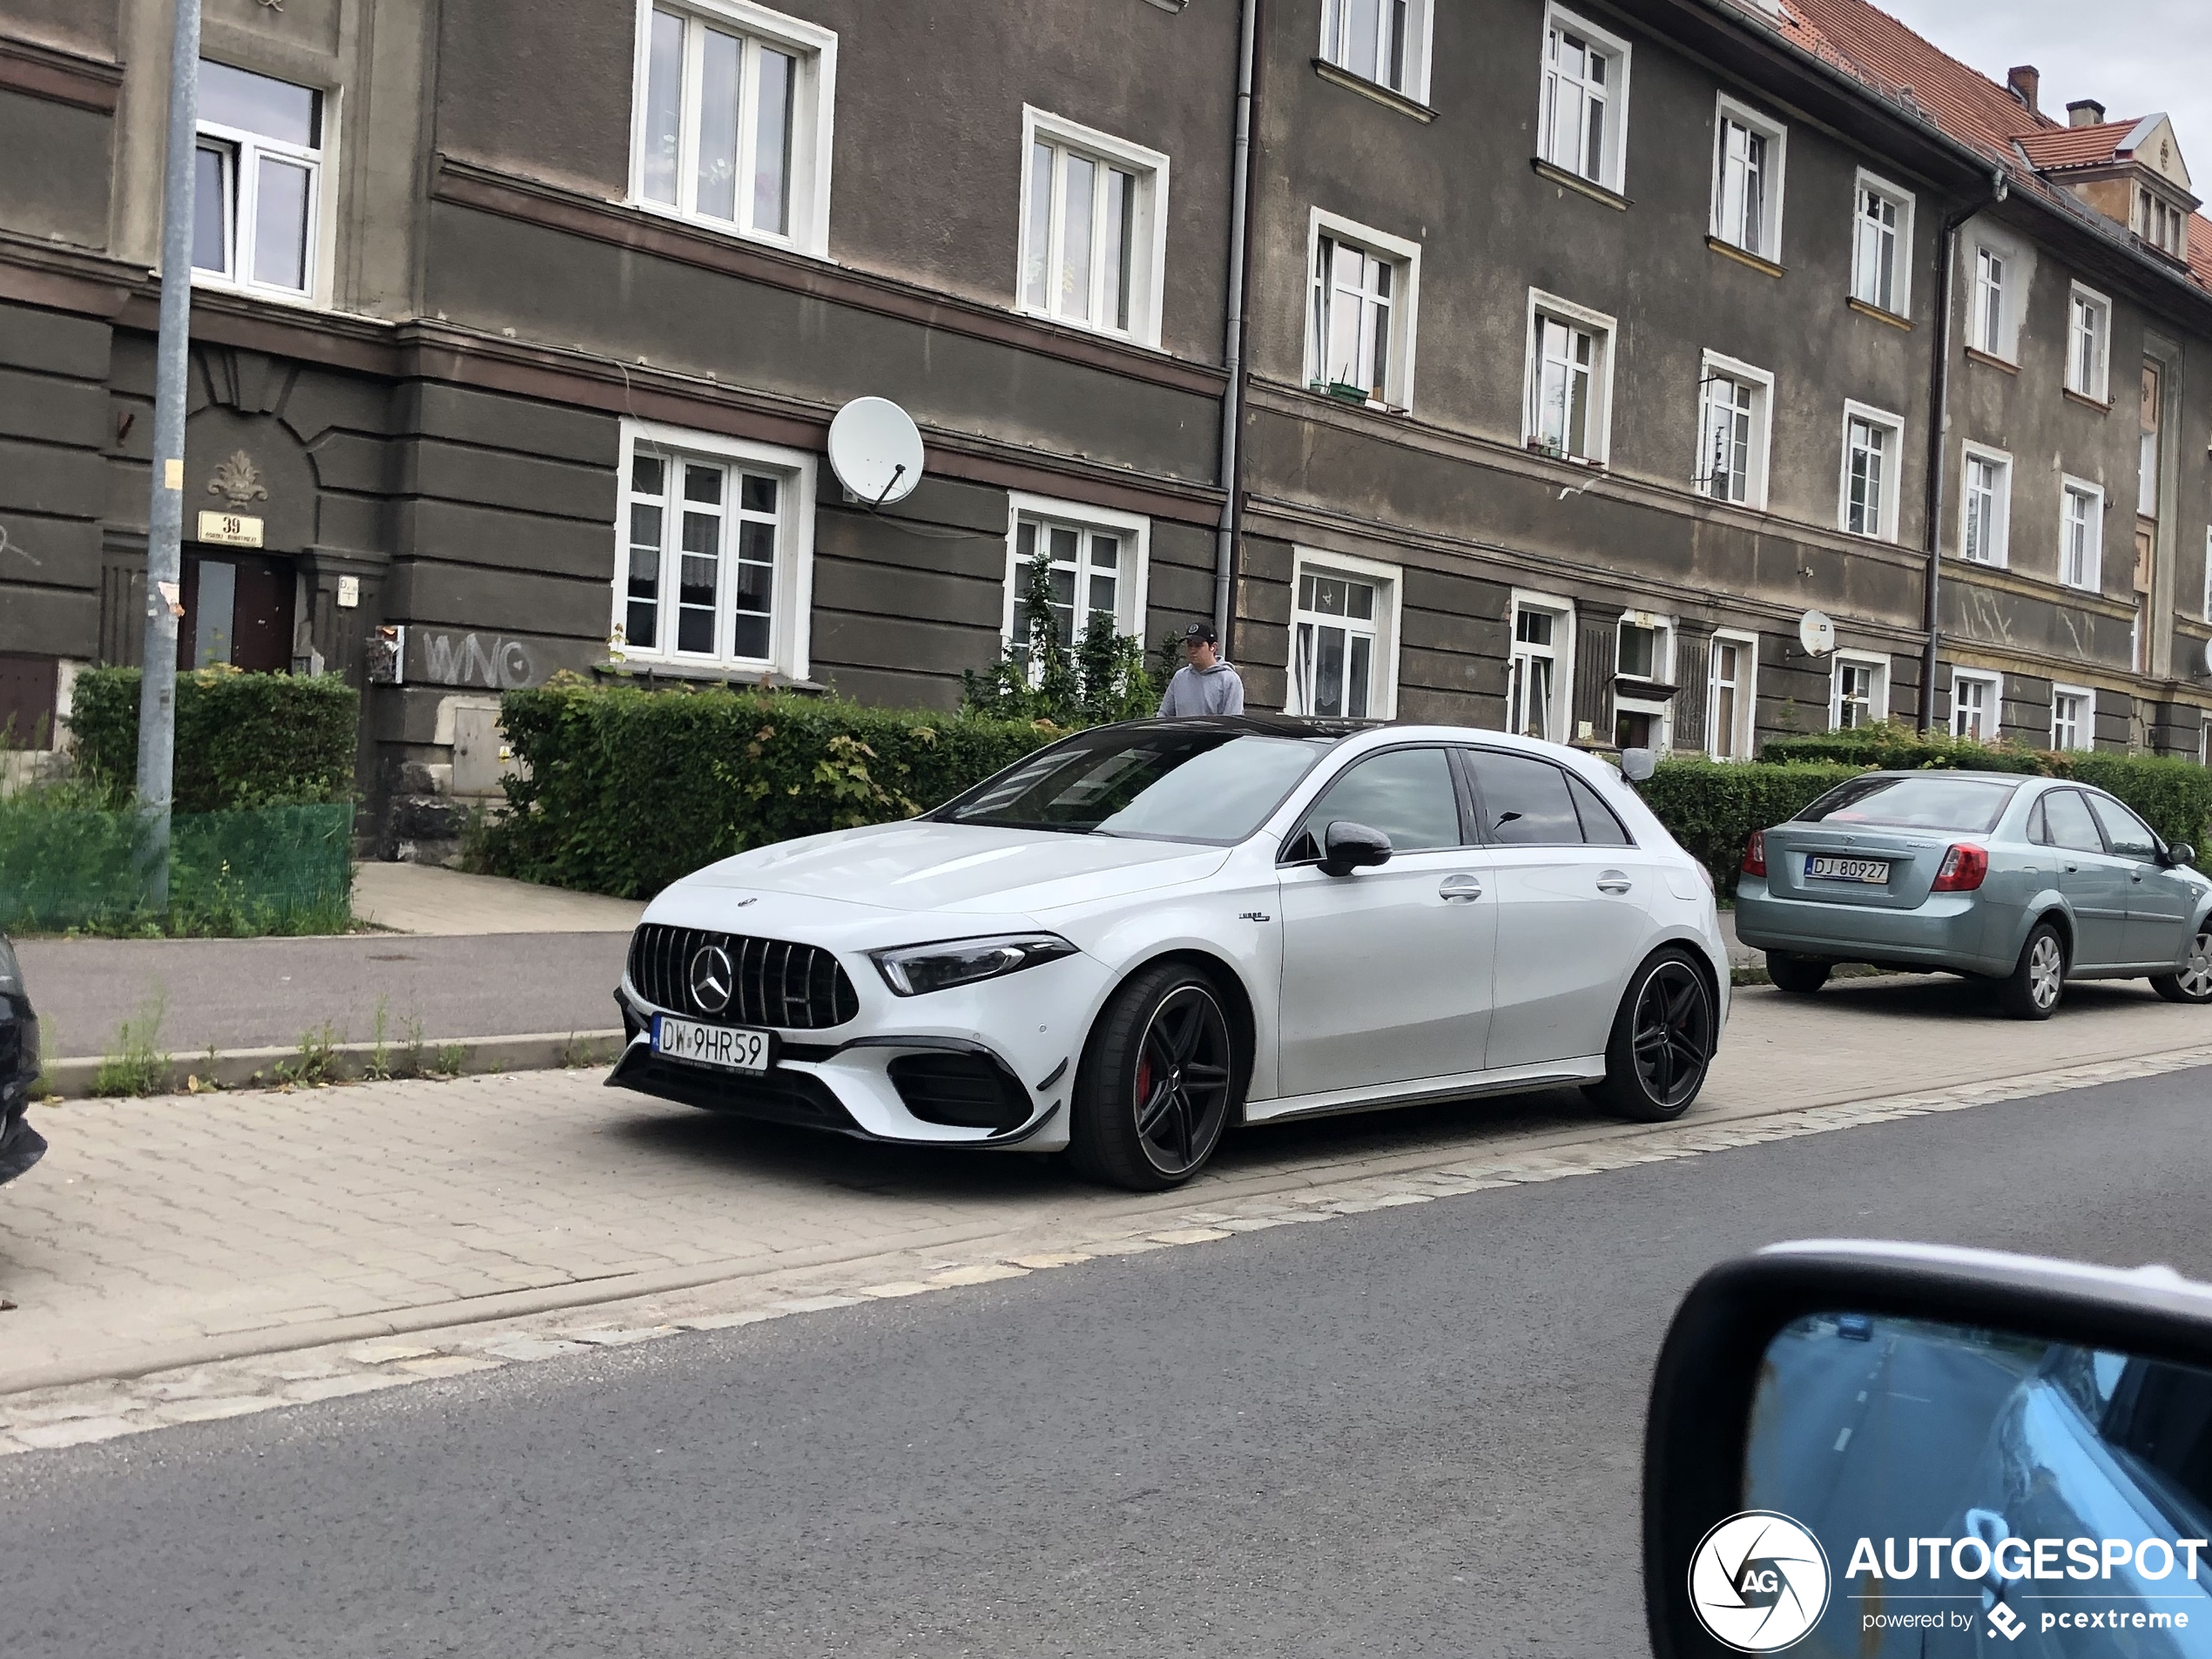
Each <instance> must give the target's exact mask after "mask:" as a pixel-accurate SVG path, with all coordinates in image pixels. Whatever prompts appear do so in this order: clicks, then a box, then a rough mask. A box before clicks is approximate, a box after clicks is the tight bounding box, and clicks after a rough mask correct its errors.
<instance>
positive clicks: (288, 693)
mask: <svg viewBox="0 0 2212 1659" xmlns="http://www.w3.org/2000/svg"><path fill="white" fill-rule="evenodd" d="M360 724H361V694H360V693H359V692H358V691H354V688H353V687H352V686H350V685H347V684H346V682H345V681H344V680H342V679H340V678H337V677H336V676H334V675H321V676H316V677H314V678H308V677H307V676H304V675H302V676H294V675H291V674H247V673H241V672H240V671H238V670H237V669H234V668H203V669H199V670H196V671H192V672H190V673H184V674H179V675H178V676H177V761H176V775H175V785H174V792H173V795H172V800H173V805H174V810H176V811H177V812H179V813H222V812H238V811H243V810H247V809H250V808H253V807H258V806H293V805H299V804H301V803H306V802H338V801H350V800H351V799H353V796H354V760H355V750H356V741H357V740H356V733H357V732H358V730H359V727H360ZM69 726H70V730H71V732H73V733H74V734H75V736H76V739H77V753H78V764H79V765H80V767H81V768H82V771H83V774H84V777H85V778H86V779H88V780H90V781H91V783H92V785H93V786H95V787H96V788H98V789H99V790H100V791H101V792H103V794H104V795H105V803H106V805H108V806H111V807H114V808H118V809H119V808H121V807H123V806H127V805H128V804H129V802H130V800H131V797H132V792H133V790H134V789H135V787H136V786H137V782H138V670H137V669H135V668H93V669H87V670H86V671H84V672H83V673H81V674H79V675H78V677H77V685H76V689H75V691H73V692H72V693H71V711H70V717H69Z"/></svg>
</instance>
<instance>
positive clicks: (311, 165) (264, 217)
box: [192, 57, 323, 296]
mask: <svg viewBox="0 0 2212 1659" xmlns="http://www.w3.org/2000/svg"><path fill="white" fill-rule="evenodd" d="M322 162H323V97H322V94H321V93H320V92H317V91H312V90H310V89H309V88H307V87H305V86H294V85H293V84H291V83H290V82H288V81H278V80H272V79H270V78H268V77H267V76H266V75H254V74H251V73H249V72H248V71H245V70H242V69H233V68H232V67H231V66H230V65H229V64H217V63H212V62H210V61H209V60H208V59H206V58H204V57H203V58H201V59H200V60H199V145H198V148H197V150H196V152H194V155H193V158H192V166H193V170H194V171H193V178H192V269H193V271H194V272H195V273H197V275H198V277H199V280H202V281H214V282H217V283H226V284H230V285H233V286H235V287H241V288H247V289H252V290H255V291H258V292H261V293H283V294H291V295H294V296H305V295H307V294H310V293H314V290H315V288H316V286H317V283H318V281H319V273H318V270H317V266H318V265H319V264H320V260H318V259H317V254H318V253H319V251H320V241H321V224H322V207H321V197H322Z"/></svg>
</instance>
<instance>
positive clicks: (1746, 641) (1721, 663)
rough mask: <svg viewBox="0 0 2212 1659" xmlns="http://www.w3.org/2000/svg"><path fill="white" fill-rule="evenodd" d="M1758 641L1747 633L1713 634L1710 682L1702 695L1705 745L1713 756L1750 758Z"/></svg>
mask: <svg viewBox="0 0 2212 1659" xmlns="http://www.w3.org/2000/svg"><path fill="white" fill-rule="evenodd" d="M1758 658H1759V646H1758V642H1757V640H1756V639H1755V638H1753V637H1751V636H1750V635H1749V634H1716V635H1714V636H1713V654H1712V683H1711V685H1710V687H1709V688H1708V689H1707V691H1706V698H1705V733H1706V749H1707V752H1709V753H1710V754H1711V756H1712V757H1713V759H1716V760H1745V759H1750V754H1751V745H1752V742H1753V739H1754V738H1755V737H1756V735H1757V722H1756V711H1757V705H1758Z"/></svg>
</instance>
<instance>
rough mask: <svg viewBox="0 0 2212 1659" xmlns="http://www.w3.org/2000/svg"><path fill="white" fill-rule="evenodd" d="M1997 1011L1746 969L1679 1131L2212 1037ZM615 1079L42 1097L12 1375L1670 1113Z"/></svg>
mask: <svg viewBox="0 0 2212 1659" xmlns="http://www.w3.org/2000/svg"><path fill="white" fill-rule="evenodd" d="M2207 1045H2212V1017H2208V1015H2207V1014H2206V1012H2205V1011H2204V1010H2202V1009H2199V1008H2177V1007H2175V1006H2172V1005H2170V1004H2168V1003H2165V1002H2161V1001H2159V1000H2158V999H2157V998H2155V996H2153V995H2151V994H2150V993H2149V991H2148V989H2146V988H2141V987H2138V986H2133V985H2115V986H2082V987H2078V988H2074V989H2072V990H2071V991H2070V992H2069V994H2068V996H2067V1002H2066V1004H2065V1006H2064V1008H2062V1009H2061V1010H2060V1015H2059V1016H2058V1017H2057V1018H2055V1019H2054V1020H2052V1021H2051V1022H2048V1023H2047V1024H2041V1025H2025V1024H2019V1023H2015V1022H2009V1021H2004V1020H1999V1019H1994V1018H1992V1017H1990V1016H1989V1015H1988V1014H1987V1013H1986V1002H1985V1001H1984V1000H1983V999H1982V998H1981V997H1980V996H1979V995H1976V994H1975V992H1974V990H1973V988H1969V987H1966V986H1965V985H1961V984H1956V983H1952V982H1949V981H1925V980H1865V981H1849V982H1845V983H1842V984H1838V985H1836V986H1833V987H1831V988H1829V989H1828V990H1827V991H1824V993H1822V995H1820V996H1819V997H1817V998H1811V999H1794V998H1787V997H1784V996H1782V995H1779V994H1777V993H1776V992H1773V991H1771V990H1768V989H1764V988H1757V989H1750V990H1746V991H1744V992H1743V993H1740V994H1739V1000H1738V1001H1737V1017H1736V1019H1735V1021H1734V1022H1732V1024H1731V1025H1730V1030H1729V1035H1728V1041H1727V1042H1726V1044H1725V1046H1724V1047H1723V1049H1722V1052H1721V1055H1720V1058H1719V1060H1718V1062H1716V1067H1715V1071H1714V1075H1713V1077H1712V1079H1711V1082H1710V1084H1709V1087H1708V1089H1707V1092H1706V1095H1705V1097H1704V1099H1703V1102H1701V1103H1700V1105H1699V1108H1698V1109H1697V1111H1696V1113H1694V1114H1693V1115H1692V1116H1690V1117H1689V1118H1688V1119H1685V1120H1683V1127H1684V1128H1686V1129H1692V1130H1696V1129H1707V1128H1725V1127H1727V1126H1730V1125H1741V1124H1745V1123H1753V1122H1755V1121H1757V1120H1760V1119H1763V1118H1765V1117H1768V1116H1772V1115H1774V1114H1777V1113H1787V1112H1792V1111H1803V1110H1804V1109H1808V1108H1813V1107H1819V1106H1824V1105H1829V1104H1834V1103H1844V1102H1855V1101H1865V1100H1867V1099H1869V1098H1871V1097H1875V1096H1890V1095H1896V1094H1900V1093H1909V1092H1912V1091H1916V1090H1925V1089H1941V1088H1946V1087H1954V1086H1959V1085H1971V1084H1978V1083H1981V1082H1986V1081H1988V1080H1991V1079H2005V1080H2012V1082H2011V1084H2010V1085H2009V1086H2010V1087H2011V1088H2012V1090H2013V1092H2016V1093H2029V1092H2033V1091H2034V1089H2035V1087H2036V1085H2037V1083H2038V1082H2039V1080H2040V1078H2041V1077H2043V1076H2045V1075H2047V1074H2048V1073H2049V1072H2051V1071H2052V1070H2054V1069H2057V1068H2061V1067H2078V1066H2081V1065H2084V1064H2089V1063H2093V1062H2128V1061H2131V1060H2133V1059H2134V1058H2136V1057H2137V1056H2141V1055H2161V1054H2167V1055H2177V1058H2176V1059H2175V1061H2174V1062H2172V1063H2177V1064H2178V1063H2182V1057H2178V1056H2181V1051H2185V1050H2186V1051H2194V1052H2195V1053H2196V1054H2197V1055H2207V1054H2212V1048H2208V1046H2207ZM601 1076H603V1074H601V1073H599V1072H597V1071H589V1072H584V1071H564V1072H543V1073H535V1074H529V1075H525V1076H509V1077H482V1078H473V1079H469V1080H465V1081H462V1082H448V1083H430V1082H409V1083H388V1084H378V1085H367V1086H361V1087H356V1088H351V1089H332V1090H317V1091H302V1092H299V1093H290V1094H271V1093H252V1094H237V1095H224V1096H213V1097H209V1096H199V1097H195V1098H189V1099H175V1098H171V1099H163V1100H155V1101H139V1102H118V1103H107V1102H98V1103H71V1104H68V1105H64V1106H57V1107H49V1108H45V1109H42V1110H41V1112H40V1114H39V1116H38V1119H37V1121H38V1123H39V1126H40V1128H41V1129H42V1130H44V1132H45V1134H46V1135H47V1136H48V1138H49V1139H50V1140H51V1143H52V1145H53V1150H52V1151H51V1153H50V1154H49V1155H48V1157H47V1158H46V1160H45V1162H44V1163H43V1164H42V1165H41V1166H40V1167H39V1169H38V1170H36V1171H34V1172H33V1173H32V1174H31V1175H30V1176H29V1177H25V1178H24V1180H22V1181H20V1182H17V1183H15V1184H12V1185H10V1187H9V1188H7V1189H6V1190H5V1191H4V1192H0V1290H4V1291H6V1292H7V1294H9V1295H10V1296H11V1297H13V1298H15V1299H16V1300H17V1301H18V1302H20V1303H21V1304H22V1306H21V1307H20V1308H19V1309H18V1310H17V1311H16V1312H10V1313H5V1314H0V1394H4V1393H8V1392H10V1390H14V1389H20V1388H23V1387H26V1386H34V1385H38V1384H44V1383H51V1382H54V1381H57V1380H58V1379H63V1378H66V1377H82V1376H96V1375H107V1374H129V1373H135V1372H144V1371H150V1370H154V1369H158V1368H160V1367H164V1366H182V1365H187V1364H198V1363H201V1362H203V1361H205V1360H208V1359H214V1358H218V1357H220V1356H222V1355H224V1354H226V1353H233V1352H270V1351H274V1350H279V1349H285V1348H296V1347H304V1346H307V1345H314V1344H316V1343H327V1342H334V1341H340V1340H358V1339H361V1338H363V1337H365V1336H368V1335H371V1334H375V1333H379V1332H389V1331H393V1330H398V1329H406V1330H414V1329H421V1328H426V1327H428V1326H431V1325H453V1324H456V1323H462V1322H466V1321H469V1320H472V1319H485V1318H499V1317H504V1316H509V1315H514V1314H519V1313H524V1312H533V1311H536V1312H543V1311H544V1310H546V1309H550V1308H557V1307H576V1306H580V1305H588V1304H592V1303H596V1302H601V1301H607V1300H611V1299H615V1298H622V1297H625V1296H637V1295H640V1294H643V1293H644V1292H646V1291H652V1290H656V1289H659V1290H667V1289H669V1288H671V1287H676V1286H681V1285H685V1284H690V1285H704V1284H708V1283H712V1282H718V1281H728V1280H733V1279H738V1278H744V1277H745V1276H747V1275H761V1274H774V1273H779V1272H790V1271H797V1270H799V1269H802V1268H810V1267H819V1266H821V1265H822V1264H828V1263H834V1262H838V1261H855V1260H860V1259H862V1258H874V1257H880V1256H884V1255H886V1254H888V1253H892V1252H896V1251H927V1250H937V1251H942V1250H945V1249H947V1248H950V1247H953V1246H954V1245H959V1244H963V1241H965V1242H966V1243H968V1244H973V1243H974V1241H977V1240H985V1239H1000V1240H1005V1239H1020V1240H1023V1241H1026V1243H1027V1247H1028V1248H1031V1249H1035V1250H1049V1249H1050V1248H1052V1247H1053V1241H1054V1239H1055V1238H1068V1237H1074V1236H1078V1235H1080V1236H1082V1237H1091V1238H1095V1237H1097V1236H1099V1234H1100V1232H1101V1231H1102V1230H1103V1231H1111V1230H1112V1229H1113V1228H1114V1227H1116V1225H1119V1226H1123V1227H1126V1226H1128V1225H1130V1224H1131V1223H1130V1221H1129V1220H1128V1219H1127V1218H1128V1217H1139V1218H1141V1217H1144V1216H1147V1215H1152V1214H1155V1213H1156V1212H1163V1205H1165V1206H1166V1207H1167V1208H1168V1209H1170V1210H1173V1211H1204V1210H1205V1209H1206V1208H1207V1207H1208V1206H1209V1205H1211V1204H1217V1203H1226V1202H1229V1201H1231V1200H1232V1199H1233V1200H1236V1201H1238V1202H1245V1201H1249V1200H1251V1199H1253V1198H1255V1197H1264V1196H1266V1195H1269V1194H1276V1193H1291V1192H1297V1191H1302V1190H1310V1189H1311V1188H1312V1186H1313V1185H1315V1184H1318V1183H1331V1182H1336V1183H1341V1182H1343V1181H1345V1180H1348V1179H1353V1178H1356V1177H1362V1176H1366V1175H1372V1174H1377V1173H1381V1172H1387V1171H1404V1170H1409V1169H1418V1168H1423V1167H1437V1166H1442V1165H1445V1164H1448V1163H1453V1162H1455V1161H1460V1160H1464V1159H1465V1158H1467V1157H1468V1156H1469V1155H1470V1154H1471V1153H1476V1152H1482V1153H1496V1152H1499V1151H1500V1150H1501V1149H1503V1150H1515V1151H1528V1152H1539V1151H1544V1150H1555V1149H1560V1148H1575V1147H1588V1146H1591V1145H1594V1144H1598V1143H1608V1142H1615V1141H1619V1140H1622V1139H1623V1138H1624V1137H1634V1136H1637V1135H1640V1134H1644V1133H1648V1131H1647V1130H1643V1129H1642V1128H1639V1127H1636V1126H1625V1125H1618V1124H1613V1123H1608V1122H1606V1121H1605V1120H1602V1119H1600V1118H1597V1117H1595V1116H1593V1115H1592V1113H1591V1111H1590V1109H1588V1106H1587V1105H1586V1104H1585V1103H1583V1102H1582V1101H1581V1097H1580V1096H1579V1095H1576V1094H1575V1093H1573V1092H1571V1091H1561V1092H1555V1093H1552V1094H1548V1095H1538V1096H1524V1097H1520V1098H1516V1099H1513V1100H1508V1101H1499V1102H1487V1103H1467V1104H1463V1105H1453V1106H1440V1107H1427V1108H1419V1109H1408V1110H1403V1111H1397V1112H1388V1113H1377V1114H1372V1115H1367V1116H1355V1117H1350V1118H1341V1119H1337V1120H1333V1121H1317V1122H1311V1123H1301V1124H1297V1125H1287V1126H1282V1127H1278V1128H1271V1129H1262V1130H1252V1131H1249V1132H1247V1133H1244V1134H1243V1135H1240V1136H1236V1137H1233V1138H1232V1140H1231V1143H1229V1144H1228V1145H1227V1146H1226V1147H1225V1148H1224V1155H1223V1157H1221V1158H1220V1159H1219V1161H1218V1163H1217V1165H1216V1167H1215V1168H1214V1169H1213V1170H1211V1171H1210V1172H1209V1173H1208V1174H1207V1175H1206V1176H1205V1177H1203V1178H1202V1179H1201V1180H1200V1181H1198V1182H1197V1183H1195V1184H1192V1185H1191V1186H1190V1188H1188V1189H1186V1190H1184V1192H1182V1193H1180V1194H1177V1195H1170V1197H1168V1198H1166V1199H1164V1200H1163V1199H1162V1198H1160V1197H1137V1196H1135V1195H1130V1194H1123V1193H1115V1192H1108V1191H1103V1190H1098V1189H1096V1188H1091V1187H1087V1186H1083V1185H1081V1184H1076V1183H1075V1182H1074V1181H1072V1180H1071V1178H1070V1177H1069V1176H1068V1174H1067V1172H1066V1170H1064V1168H1063V1167H1062V1164H1061V1163H1060V1162H1059V1161H1058V1160H1056V1159H1050V1158H1040V1157H1024V1156H1022V1155H1019V1154H1001V1155H995V1156H994V1155H981V1156H978V1155H972V1154H971V1155H965V1156H963V1155H959V1154H951V1153H946V1154H930V1153H927V1152H925V1151H922V1150H912V1149H901V1148H893V1147H881V1146H873V1145H869V1144H867V1143H859V1142H854V1141H850V1140H846V1139H843V1138H840V1137H834V1136H817V1135H810V1134H807V1133H806V1132H804V1131H799V1130H776V1129H772V1128H767V1127H764V1126H759V1125H754V1124H748V1123H739V1122H735V1121H732V1120H727V1119H721V1118H717V1117H713V1116H708V1115H706V1114H703V1113H698V1112H692V1111H689V1110H686V1109H683V1108H680V1107H674V1106H669V1105H664V1104H662V1103H657V1102H653V1101H650V1100H647V1099H644V1098H643V1097H641V1096H634V1095H630V1094H627V1093H621V1092H615V1091H610V1090H606V1089H603V1088H601V1087H600V1086H599V1085H600V1078H601ZM1998 1092H2000V1093H2001V1092H2004V1090H2003V1089H1999V1090H1998ZM1152 1224H1153V1225H1156V1226H1157V1225H1159V1224H1160V1223H1159V1222H1157V1221H1155V1222H1153V1223H1152Z"/></svg>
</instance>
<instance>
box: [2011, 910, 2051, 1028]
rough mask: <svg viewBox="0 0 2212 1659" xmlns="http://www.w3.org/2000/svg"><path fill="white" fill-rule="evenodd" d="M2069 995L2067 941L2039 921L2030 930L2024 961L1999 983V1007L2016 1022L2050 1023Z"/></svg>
mask: <svg viewBox="0 0 2212 1659" xmlns="http://www.w3.org/2000/svg"><path fill="white" fill-rule="evenodd" d="M2065 992H2066V941H2065V940H2064V939H2063V938H2062V937H2060V934H2059V930H2058V928H2057V927H2054V926H2053V925H2052V924H2051V923H2050V922H2047V921H2039V922H2037V923H2036V924H2035V926H2034V927H2032V928H2030V929H2029V930H2028V934H2027V943H2026V944H2024V945H2022V946H2021V947H2020V961H2018V962H2017V963H2015V964H2014V965H2013V971H2012V972H2011V973H2010V974H2006V976H2005V977H2004V978H2003V979H2001V980H2000V981H1998V982H1997V1005H1998V1006H1999V1007H2000V1008H2003V1009H2004V1010H2005V1012H2006V1014H2008V1015H2011V1016H2012V1017H2013V1019H2015V1020H2047V1019H2049V1018H2050V1017H2051V1015H2052V1014H2053V1013H2054V1012H2055V1011H2056V1010H2057V1008H2058V1006H2059V998H2060V996H2062V995H2065Z"/></svg>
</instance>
